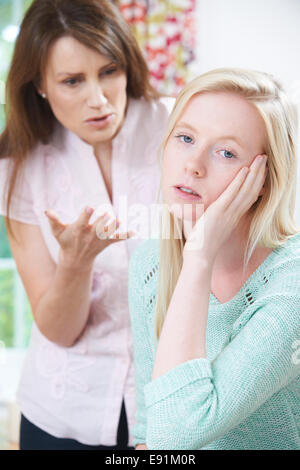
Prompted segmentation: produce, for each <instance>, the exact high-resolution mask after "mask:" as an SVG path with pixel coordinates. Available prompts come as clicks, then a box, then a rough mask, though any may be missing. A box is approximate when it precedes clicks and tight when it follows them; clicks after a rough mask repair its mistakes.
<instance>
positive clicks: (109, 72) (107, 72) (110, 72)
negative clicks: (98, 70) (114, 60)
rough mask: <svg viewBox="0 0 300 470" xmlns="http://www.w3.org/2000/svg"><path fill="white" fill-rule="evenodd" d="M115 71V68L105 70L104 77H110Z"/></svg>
mask: <svg viewBox="0 0 300 470" xmlns="http://www.w3.org/2000/svg"><path fill="white" fill-rule="evenodd" d="M116 71H117V68H116V67H114V68H111V69H108V70H105V72H104V75H111V74H113V73H114V72H116Z"/></svg>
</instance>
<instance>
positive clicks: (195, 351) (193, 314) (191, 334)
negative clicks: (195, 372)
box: [152, 261, 212, 380]
mask: <svg viewBox="0 0 300 470" xmlns="http://www.w3.org/2000/svg"><path fill="white" fill-rule="evenodd" d="M211 276H212V265H211V263H209V262H205V261H203V262H197V263H196V262H192V263H191V262H190V261H189V262H186V263H184V264H183V267H182V270H181V273H180V275H179V278H178V281H177V284H176V287H175V289H174V293H173V296H172V299H171V302H170V305H169V308H168V311H167V314H166V318H165V321H164V325H163V328H162V332H161V335H160V339H159V343H158V347H157V352H156V357H155V363H154V369H153V374H152V380H154V379H156V378H157V377H159V376H160V375H163V374H164V373H166V372H168V371H169V370H170V369H173V368H174V367H175V366H177V365H179V364H181V363H183V362H186V361H189V360H191V359H196V358H201V357H204V358H205V357H206V324H207V315H208V306H209V295H210V289H211Z"/></svg>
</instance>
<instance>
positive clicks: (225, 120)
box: [162, 92, 266, 222]
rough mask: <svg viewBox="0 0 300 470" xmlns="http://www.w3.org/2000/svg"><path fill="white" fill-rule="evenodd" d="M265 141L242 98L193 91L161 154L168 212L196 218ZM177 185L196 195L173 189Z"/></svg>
mask: <svg viewBox="0 0 300 470" xmlns="http://www.w3.org/2000/svg"><path fill="white" fill-rule="evenodd" d="M265 142H266V130H265V124H264V121H263V119H262V118H261V116H260V115H259V113H258V111H257V110H256V109H255V107H254V106H253V105H252V104H250V103H249V102H248V101H246V99H244V98H243V97H241V96H239V95H238V94H235V93H229V92H205V93H202V94H198V95H194V96H193V97H192V98H191V99H190V101H189V102H188V104H187V105H186V106H185V108H184V111H183V112H182V114H181V115H180V117H179V119H178V121H177V124H176V125H175V127H174V129H173V131H172V133H171V134H170V137H169V139H168V141H167V144H166V147H165V151H164V155H163V174H162V191H163V196H164V202H165V203H166V204H168V207H169V210H170V212H172V213H173V214H174V215H175V216H176V217H178V218H180V219H182V218H183V219H184V220H191V221H193V222H195V221H196V220H197V219H198V218H199V217H200V216H201V215H202V213H203V211H205V210H206V209H207V207H208V206H210V204H212V203H213V202H214V201H215V200H216V199H217V198H218V197H219V196H220V195H221V193H222V192H223V191H224V190H225V188H226V187H227V186H228V185H229V183H230V182H231V181H232V180H233V179H234V177H235V175H236V174H237V173H238V171H239V170H240V168H242V167H243V166H250V164H251V163H252V161H253V160H254V158H255V157H256V155H258V154H263V153H264V144H265ZM182 186H185V187H188V188H191V189H192V190H193V191H194V192H195V193H197V194H198V196H191V195H190V194H188V193H187V192H183V191H182V190H180V189H177V188H178V187H182ZM262 193H263V189H262V190H261V192H260V194H262Z"/></svg>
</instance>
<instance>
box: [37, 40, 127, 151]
mask: <svg viewBox="0 0 300 470" xmlns="http://www.w3.org/2000/svg"><path fill="white" fill-rule="evenodd" d="M126 86H127V78H126V74H125V72H124V71H123V70H121V69H120V68H118V66H117V65H116V64H114V63H113V62H111V60H109V59H107V58H106V57H104V56H103V55H101V54H100V53H98V52H96V51H94V50H92V49H89V48H88V47H86V46H84V45H83V44H81V43H80V42H79V41H77V40H76V39H74V38H72V37H69V36H66V37H62V38H60V39H58V40H57V41H56V42H55V43H54V44H53V46H52V47H51V49H50V51H49V57H48V62H47V66H46V70H45V74H44V77H43V82H42V86H41V89H40V91H42V92H44V93H46V95H47V100H48V101H49V104H50V106H51V108H52V111H53V113H54V115H55V117H56V118H57V120H58V121H59V122H60V123H61V124H62V125H63V126H65V127H66V128H68V129H69V130H70V131H72V132H74V133H75V134H77V135H78V136H79V137H80V138H81V139H83V140H84V141H86V142H87V143H89V144H91V145H94V144H99V143H101V142H107V141H110V140H111V139H112V138H113V137H114V136H115V135H116V134H117V133H118V131H119V129H120V127H121V126H122V123H123V120H124V116H125V109H126V103H127V95H126Z"/></svg>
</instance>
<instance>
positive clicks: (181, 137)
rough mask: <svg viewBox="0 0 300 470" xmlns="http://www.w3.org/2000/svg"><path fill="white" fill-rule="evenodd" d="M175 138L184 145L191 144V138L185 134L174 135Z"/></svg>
mask: <svg viewBox="0 0 300 470" xmlns="http://www.w3.org/2000/svg"><path fill="white" fill-rule="evenodd" d="M175 137H176V138H177V139H179V140H180V141H181V142H184V143H185V144H191V143H192V142H193V139H192V137H189V136H188V135H185V134H180V135H176V136H175Z"/></svg>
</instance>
